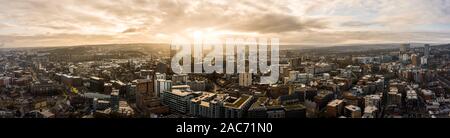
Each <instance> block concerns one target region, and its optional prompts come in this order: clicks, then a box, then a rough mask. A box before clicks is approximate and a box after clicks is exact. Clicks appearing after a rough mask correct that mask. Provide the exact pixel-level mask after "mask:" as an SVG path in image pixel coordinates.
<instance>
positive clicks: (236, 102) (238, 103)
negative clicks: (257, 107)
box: [224, 94, 253, 109]
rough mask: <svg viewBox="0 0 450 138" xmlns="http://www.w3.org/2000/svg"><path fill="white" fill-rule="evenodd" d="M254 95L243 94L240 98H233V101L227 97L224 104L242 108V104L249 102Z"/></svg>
mask: <svg viewBox="0 0 450 138" xmlns="http://www.w3.org/2000/svg"><path fill="white" fill-rule="evenodd" d="M252 97H253V96H250V95H245V94H243V95H241V97H239V98H238V99H236V100H231V101H229V100H228V99H227V100H226V101H225V104H224V106H225V107H229V108H234V109H241V108H242V106H243V105H244V103H246V102H249V101H250V99H251V98H252ZM229 99H230V98H229Z"/></svg>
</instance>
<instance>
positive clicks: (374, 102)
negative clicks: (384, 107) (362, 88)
mask: <svg viewBox="0 0 450 138" xmlns="http://www.w3.org/2000/svg"><path fill="white" fill-rule="evenodd" d="M381 97H382V95H380V94H373V95H366V96H364V105H365V106H366V107H367V106H374V107H377V108H380V107H381Z"/></svg>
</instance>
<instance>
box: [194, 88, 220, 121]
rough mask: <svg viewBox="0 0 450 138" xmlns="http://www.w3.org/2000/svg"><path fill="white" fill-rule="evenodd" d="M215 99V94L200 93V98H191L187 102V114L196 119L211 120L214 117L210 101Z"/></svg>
mask: <svg viewBox="0 0 450 138" xmlns="http://www.w3.org/2000/svg"><path fill="white" fill-rule="evenodd" d="M215 97H216V94H215V93H210V92H202V94H201V95H200V96H198V97H195V98H192V99H191V100H190V101H189V114H190V115H192V116H197V117H206V118H212V117H213V116H214V115H213V110H212V108H211V106H210V101H211V100H213V99H214V98H215Z"/></svg>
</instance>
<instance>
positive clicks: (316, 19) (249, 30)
mask: <svg viewBox="0 0 450 138" xmlns="http://www.w3.org/2000/svg"><path fill="white" fill-rule="evenodd" d="M2 3H3V4H2V5H0V8H1V9H3V11H2V12H1V13H0V46H2V47H29V46H67V45H87V44H88V45H90V44H109V43H170V41H171V40H172V39H173V38H175V37H186V38H192V37H194V36H198V35H200V36H202V37H206V38H220V39H224V38H227V37H240V38H246V37H276V38H280V41H281V43H282V44H283V43H284V44H300V45H320V46H321V45H345V44H369V43H448V42H450V39H449V38H450V37H449V36H450V31H448V30H450V10H449V9H448V8H447V7H450V1H448V0H412V1H404V0H374V1H364V0H314V1H303V0H299V1H282V2H277V1H270V0H267V1H219V0H217V1H216V0H214V1H200V0H199V1H189V2H188V1H173V0H171V1H166V0H163V1H145V0H135V1H127V0H124V1H95V2H93V1H83V0H82V1H80V0H64V1H63V2H61V1H33V0H18V1H8V2H2Z"/></svg>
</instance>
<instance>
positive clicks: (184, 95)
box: [163, 89, 194, 113]
mask: <svg viewBox="0 0 450 138" xmlns="http://www.w3.org/2000/svg"><path fill="white" fill-rule="evenodd" d="M192 98H194V94H193V92H192V91H189V90H183V89H172V91H165V92H164V93H163V104H164V105H167V106H169V109H170V110H171V111H175V112H180V113H189V102H190V101H191V99H192Z"/></svg>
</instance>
